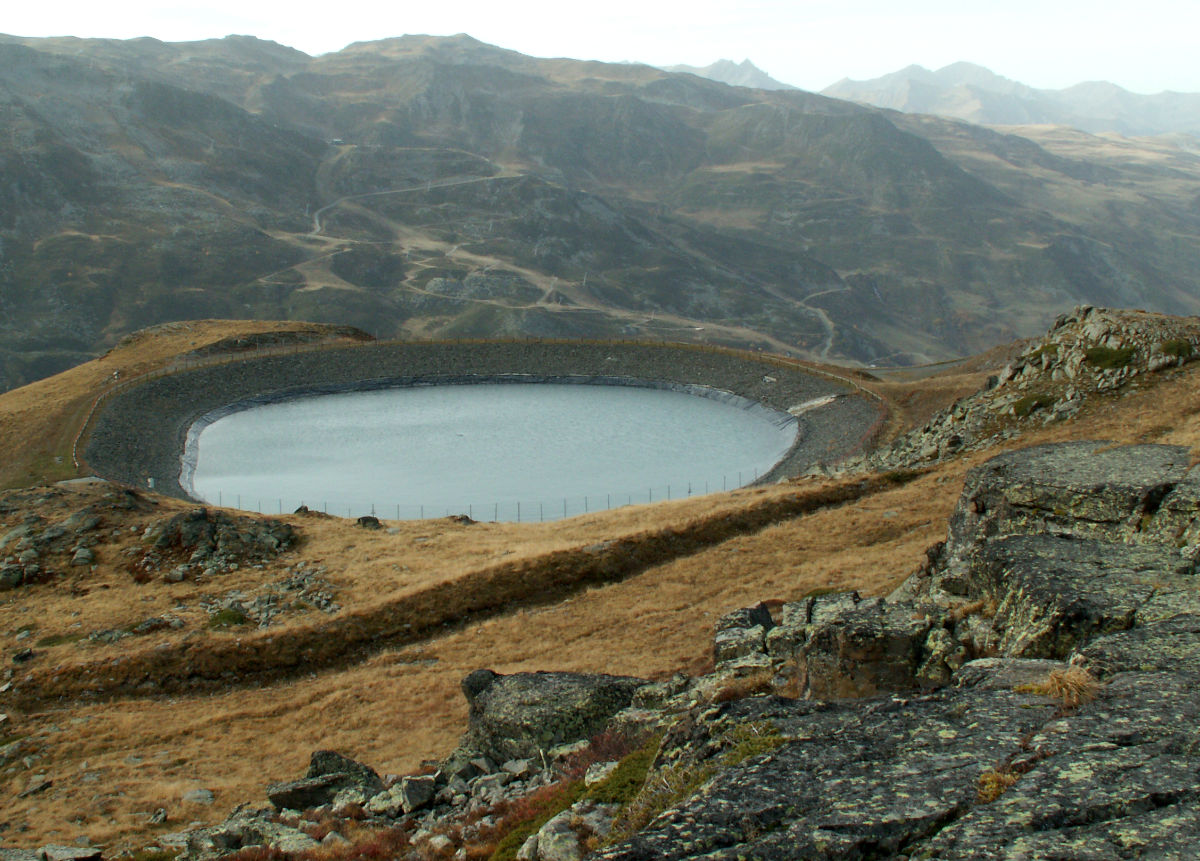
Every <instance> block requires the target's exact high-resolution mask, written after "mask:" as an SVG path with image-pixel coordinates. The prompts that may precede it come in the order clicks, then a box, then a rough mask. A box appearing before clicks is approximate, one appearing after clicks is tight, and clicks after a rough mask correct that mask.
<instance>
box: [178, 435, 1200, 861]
mask: <svg viewBox="0 0 1200 861" xmlns="http://www.w3.org/2000/svg"><path fill="white" fill-rule="evenodd" d="M1198 513H1200V475H1198V474H1197V470H1196V469H1192V468H1190V467H1189V464H1188V452H1187V451H1186V450H1185V449H1182V448H1178V447H1173V446H1150V445H1146V446H1111V445H1108V444H1106V443H1101V442H1083V443H1071V444H1062V445H1046V446H1039V447H1035V448H1030V449H1025V450H1020V451H1014V452H1009V453H1006V454H1004V455H1001V456H999V457H996V458H994V459H992V460H991V461H988V462H987V463H985V464H983V465H982V466H980V467H977V468H976V469H974V470H973V471H972V472H971V473H970V474H969V476H968V480H967V482H966V486H965V489H964V491H963V494H962V497H961V500H960V503H959V506H958V509H957V511H956V512H955V514H954V517H953V520H952V523H951V528H950V534H949V538H948V540H947V542H945V544H943V545H938V546H937V547H935V548H933V549H932V550H931V552H930V561H929V564H927V565H926V566H924V567H923V568H922V569H921V570H919V571H918V572H916V573H915V574H913V575H912V576H911V577H910V578H909V579H908V580H907V581H906V582H905V583H904V585H902V586H901V587H900V588H899V589H898V590H897V591H896V592H895V593H894V594H893V595H891V596H889V597H888V598H887V599H870V600H867V599H862V598H860V596H859V595H857V594H856V593H847V594H834V595H817V596H813V597H810V598H808V599H805V600H804V601H800V602H796V603H791V604H784V605H783V606H782V608H781V612H778V613H772V612H771V611H770V610H769V609H768V608H767V606H766V605H759V606H757V607H752V608H746V609H744V610H738V611H735V612H733V613H730V614H728V615H727V616H725V617H724V618H722V619H721V620H720V621H719V622H718V624H717V633H716V636H715V640H714V657H715V660H716V664H717V668H716V670H715V672H714V673H713V674H711V675H709V676H706V677H702V678H700V679H695V680H691V679H687V678H686V677H682V676H680V677H677V678H675V679H672V680H669V681H666V682H659V683H653V684H651V683H648V682H643V681H641V680H638V679H627V678H618V677H610V676H580V675H577V674H565V673H537V674H532V673H526V674H516V675H512V676H499V675H497V674H495V673H492V672H490V671H486V670H481V671H478V672H476V673H473V674H472V675H471V676H469V677H468V678H467V679H466V680H465V681H464V683H463V690H464V693H465V694H466V696H467V698H468V701H469V702H470V703H471V712H470V727H469V729H468V731H467V733H466V734H465V735H464V737H463V742H462V746H461V747H460V749H459V750H458V751H456V752H455V753H454V754H453V755H452V756H451V757H449V758H448V759H447V760H446V761H444V762H443V763H440V767H439V768H437V770H432V771H428V772H427V773H423V774H420V775H413V776H409V777H393V778H389V779H388V780H387V781H385V783H387V784H390V786H389V787H388V788H386V789H380V788H379V784H378V780H377V778H376V777H374V776H373V773H371V774H367V775H366V776H365V777H364V776H363V775H362V773H361V768H362V767H361V766H360V765H359V764H357V763H353V762H352V761H344V760H337V759H336V758H335V757H332V756H331V755H330V754H328V753H327V752H320V751H318V752H317V753H314V755H313V765H312V766H311V767H310V770H309V774H308V775H306V776H305V777H303V778H301V779H300V780H298V781H294V782H292V783H288V784H278V785H274V786H272V787H270V788H269V789H268V796H269V798H270V800H271V801H272V807H270V808H263V809H261V810H258V811H253V810H249V809H241V810H239V811H237V812H236V813H235V814H234V815H233V816H232V817H230V819H229V820H227V821H226V822H225V823H222V824H221V825H218V826H214V827H211V828H206V829H200V830H197V831H193V832H190V833H184V834H176V835H170V836H167V837H164V838H163V843H164V845H175V846H181V847H186V852H185V854H184V856H183V857H184V858H187V859H192V861H201V859H211V858H215V857H219V856H220V855H221V854H223V853H227V852H229V851H233V850H236V849H238V848H241V847H245V846H251V845H270V846H274V847H275V848H277V849H281V850H312V849H316V848H317V846H318V844H317V842H316V840H315V839H314V838H313V837H312V834H313V833H315V832H314V831H313V829H314V828H315V827H316V826H317V825H318V823H321V824H323V827H324V828H325V829H327V828H328V827H330V825H331V823H332V824H334V825H335V827H341V828H343V829H345V828H346V827H347V821H343V823H342V824H341V825H338V824H337V822H338V817H339V816H341V817H346V816H349V815H350V814H352V813H353V812H354V811H355V810H356V808H355V806H354V805H355V804H356V803H361V804H362V805H363V808H362V809H363V810H365V812H366V816H367V818H368V821H369V822H370V823H372V824H373V825H375V826H378V827H380V828H387V829H391V830H390V831H389V832H388V833H389V834H391V839H392V840H394V844H393V846H394V853H393V854H395V856H396V857H408V858H414V859H416V858H427V857H431V856H433V855H439V856H441V855H446V854H449V853H451V852H454V851H456V850H462V849H464V848H466V847H469V846H474V845H478V844H479V843H481V842H486V841H487V840H488V839H489V835H491V834H494V829H495V826H496V823H497V821H499V820H502V819H503V817H504V816H506V815H507V814H506V813H505V812H504V811H505V810H507V809H508V808H506V806H505V805H508V804H510V803H511V802H513V801H515V800H517V799H520V798H521V797H523V796H525V795H527V794H529V793H531V792H541V793H542V797H545V791H544V787H546V786H547V785H548V784H551V783H553V782H555V781H556V780H559V779H560V775H561V772H562V771H563V770H564V769H566V770H569V767H570V766H569V764H570V762H571V761H572V760H571V757H572V756H574V755H577V754H579V753H580V752H581V751H584V750H585V749H586V748H587V747H588V742H587V738H588V736H589V735H590V734H591V733H592V732H593V731H594V730H595V729H596V727H597V726H600V725H601V722H602V721H603V720H604V719H605V717H604V716H605V715H611V717H609V718H608V723H607V727H608V729H609V731H610V736H611V734H612V733H613V732H616V733H628V734H634V735H636V734H637V733H638V732H639V731H640V732H645V731H653V730H655V729H658V730H659V731H660V732H664V735H663V737H662V741H661V743H660V744H659V746H658V749H657V753H656V754H655V756H654V759H653V762H652V763H650V766H649V770H648V773H647V776H646V778H645V780H644V782H642V783H641V784H640V789H638V788H637V787H634V788H632V790H631V789H630V788H629V787H625V789H623V790H618V789H617V787H616V786H614V783H615V784H618V785H619V784H621V782H622V781H628V780H629V777H628V775H629V774H630V762H631V760H632V757H631V758H627V759H626V760H623V761H622V763H621V765H620V766H619V767H617V769H616V770H615V771H614V770H613V765H615V763H613V764H610V765H609V766H601V765H598V764H597V765H593V766H592V767H591V768H589V769H588V770H587V776H586V779H585V780H584V784H586V787H587V788H581V789H578V790H574V791H573V792H574V794H571V793H570V792H568V793H566V796H565V797H567V799H568V800H567V803H565V804H564V806H563V807H562V809H561V810H560V811H559V812H557V813H556V814H555V815H553V816H551V818H549V819H548V821H545V823H544V824H543V825H541V827H540V828H539V829H537V830H535V831H533V832H531V833H530V834H529V835H528V836H527V837H523V838H522V841H523V842H522V845H521V847H520V851H519V852H518V853H517V855H516V857H517V858H519V859H522V861H564V859H578V858H581V857H591V858H603V859H609V861H617V859H620V861H650V859H658V858H668V859H683V858H705V859H729V861H732V859H737V858H748V857H749V858H763V859H774V858H778V859H785V858H787V859H792V858H813V859H841V858H894V859H902V858H903V859H917V858H939V859H981V858H982V859H988V858H994V859H1000V858H1050V857H1053V858H1058V859H1095V858H1114V859H1115V858H1140V857H1154V858H1179V859H1183V858H1194V857H1196V855H1197V854H1198V853H1200V805H1198V804H1197V802H1198V801H1200V729H1197V727H1198V726H1200V669H1197V667H1198V666H1200V664H1198V663H1197V659H1198V658H1200V590H1198V589H1197V588H1196V587H1197V583H1196V579H1195V561H1196V557H1197V544H1196V534H1197V530H1198V529H1200V514H1198ZM772 676H774V679H773V680H772V679H771V677H772ZM772 686H773V687H774V689H775V690H780V689H784V688H786V689H790V693H791V694H793V696H792V697H782V696H776V695H762V694H763V693H765V692H767V689H768V688H770V687H772ZM564 691H569V692H570V695H569V696H568V695H565V694H564ZM797 695H798V696H797ZM582 703H587V706H586V708H585V707H584V706H583V705H581V704H582ZM585 715H586V717H587V719H586V720H584V716H585ZM585 725H586V726H585ZM497 727H503V732H502V733H501V736H502V738H500V739H499V742H500V743H499V744H498V743H497V734H496V732H495V730H496V728H497ZM601 738H604V737H601ZM572 742H574V743H573V744H572ZM598 743H599V741H598V740H597V739H593V747H595V746H596V745H597V744H598ZM506 758H507V761H505V760H506ZM598 758H599V759H601V760H603V759H604V757H603V755H602V754H598ZM330 763H332V765H330ZM576 798H578V800H577V801H573V803H571V801H572V800H573V799H576ZM305 805H307V806H311V807H313V809H312V810H310V811H308V812H303V813H302V812H301V808H302V807H303V806H305ZM549 812H550V813H554V811H553V810H551V811H549ZM339 838H340V835H339ZM327 845H328V839H327Z"/></svg>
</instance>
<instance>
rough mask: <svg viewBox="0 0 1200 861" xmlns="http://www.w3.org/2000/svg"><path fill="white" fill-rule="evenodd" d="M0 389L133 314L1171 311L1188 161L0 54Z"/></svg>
mask: <svg viewBox="0 0 1200 861" xmlns="http://www.w3.org/2000/svg"><path fill="white" fill-rule="evenodd" d="M0 117H2V118H3V123H4V127H5V128H6V129H9V130H10V134H9V135H8V136H7V137H6V138H5V140H4V141H3V143H2V144H0V170H2V171H3V172H4V175H5V177H7V178H8V179H9V182H8V183H7V184H6V185H5V187H4V188H3V189H0V385H3V387H4V388H6V389H7V388H12V387H14V386H17V385H20V384H22V383H26V382H28V381H30V380H33V379H38V378H42V377H45V376H48V375H50V374H52V373H55V372H57V371H59V370H62V369H63V368H65V367H68V366H71V365H74V364H77V363H79V362H80V361H82V360H84V359H86V358H89V357H92V356H94V355H96V354H97V353H99V352H102V351H103V350H104V349H107V348H108V347H110V346H112V345H113V344H114V343H116V342H117V341H119V339H120V338H121V337H122V336H124V335H125V334H127V333H129V332H132V331H135V330H137V329H140V328H142V327H145V326H149V325H153V324H158V323H162V322H165V321H179V320H190V319H203V318H235V319H244V318H257V319H291V320H309V321H318V322H328V323H334V324H340V325H354V326H358V327H360V328H363V329H366V330H368V331H370V332H371V333H372V334H374V335H376V336H378V337H381V338H384V339H388V338H397V337H402V338H436V337H442V338H477V337H514V336H535V337H565V338H577V337H601V338H652V339H658V338H667V339H670V340H675V341H681V340H686V341H695V342H703V343H714V344H727V345H734V346H740V347H752V348H756V349H758V348H762V349H769V350H772V351H775V352H781V353H790V354H794V355H800V356H807V357H811V358H818V359H841V360H848V361H852V362H857V363H863V364H871V363H875V364H910V363H918V362H924V361H935V360H942V359H948V358H952V357H957V356H962V355H966V354H970V353H974V352H977V351H980V350H983V349H985V348H988V347H991V346H993V345H995V344H998V343H1002V342H1006V341H1008V340H1010V339H1012V338H1013V337H1017V336H1021V337H1024V336H1028V335H1031V334H1033V333H1035V332H1037V331H1039V330H1041V329H1043V328H1044V327H1045V326H1046V325H1047V324H1048V323H1049V322H1050V320H1051V319H1052V317H1053V316H1054V315H1055V314H1056V313H1058V312H1060V311H1062V310H1064V309H1066V308H1068V307H1071V306H1072V305H1075V304H1078V303H1089V304H1096V305H1113V306H1126V307H1144V308H1149V309H1152V310H1157V311H1164V312H1169V313H1195V312H1196V311H1197V310H1198V309H1200V305H1198V304H1197V299H1196V295H1197V289H1196V287H1197V285H1196V276H1195V273H1196V271H1198V269H1200V266H1198V265H1197V264H1198V261H1200V242H1197V240H1196V239H1195V237H1196V236H1200V222H1198V219H1200V216H1198V215H1197V209H1196V201H1195V191H1194V189H1195V183H1196V179H1197V176H1200V161H1198V157H1197V155H1196V153H1195V152H1194V151H1193V150H1190V149H1189V148H1188V147H1187V146H1185V145H1181V144H1174V143H1172V142H1170V141H1154V142H1148V141H1114V140H1111V139H1108V138H1096V137H1090V136H1088V135H1085V134H1082V133H1081V134H1079V135H1077V136H1074V137H1069V138H1066V137H1062V136H1057V137H1056V136H1047V135H1043V134H1038V133H1035V132H1033V131H1030V132H1023V133H1022V134H1021V135H1017V134H1011V133H1009V134H1000V133H997V132H994V131H991V130H988V129H984V128H980V127H976V126H969V125H965V124H962V123H958V122H951V121H947V120H942V119H938V118H932V117H914V116H911V115H899V114H894V113H888V112H884V111H880V110H877V109H874V108H866V107H863V106H860V105H853V104H851V103H849V102H845V101H839V100H837V99H831V98H827V97H824V96H819V95H815V94H811V93H805V92H802V91H796V90H760V89H750V88H746V87H732V86H728V85H726V84H722V83H719V82H716V81H710V80H705V79H702V78H699V77H696V76H694V75H690V74H680V73H670V72H666V71H662V70H658V69H652V68H650V67H647V66H637V65H628V64H608V65H606V64H601V63H586V62H576V61H569V60H538V59H534V58H531V57H525V56H522V55H520V54H517V53H515V52H512V51H505V50H503V49H500V48H497V47H493V46H489V45H484V44H482V43H479V42H477V41H475V40H472V39H470V38H469V37H465V36H463V37H450V38H430V37H405V38H400V39H393V40H385V41H381V42H376V43H369V44H356V45H351V46H349V47H347V48H346V49H344V50H342V51H339V52H337V53H333V54H327V55H323V56H321V57H315V58H314V57H308V56H306V55H304V54H302V53H300V52H298V51H293V50H291V49H288V48H285V47H283V46H280V45H276V44H273V43H269V42H263V41H260V40H256V39H252V38H248V37H229V38H227V39H221V40H211V41H205V42H197V43H185V44H165V43H161V42H156V41H154V40H150V39H141V40H131V41H128V42H118V41H111V40H89V39H74V38H65V37H64V38H61V39H22V38H17V37H0Z"/></svg>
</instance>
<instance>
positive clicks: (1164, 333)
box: [837, 305, 1200, 471]
mask: <svg viewBox="0 0 1200 861" xmlns="http://www.w3.org/2000/svg"><path fill="white" fill-rule="evenodd" d="M1198 355H1200V323H1198V322H1197V320H1196V318H1194V317H1168V316H1165V315H1162V314H1149V313H1145V312H1138V311H1110V310H1108V309H1104V308H1093V307H1090V306H1087V305H1084V306H1080V307H1077V308H1076V309H1075V310H1074V311H1073V312H1072V313H1070V314H1062V315H1060V316H1059V317H1058V319H1057V320H1055V321H1054V324H1053V326H1052V327H1051V328H1050V331H1049V332H1048V333H1047V334H1046V335H1045V336H1043V337H1041V338H1033V339H1030V340H1029V341H1027V342H1025V344H1024V345H1023V349H1021V350H1020V351H1019V352H1018V354H1017V356H1016V357H1015V358H1014V359H1013V360H1012V361H1011V362H1010V363H1009V364H1007V365H1006V366H1005V367H1004V368H1003V369H1002V370H1001V371H1000V372H999V373H998V374H995V375H992V376H991V377H989V378H988V381H987V384H986V385H985V386H984V387H983V388H981V389H980V390H979V391H977V392H975V393H974V394H971V395H967V396H965V397H963V398H960V399H959V400H957V401H956V402H955V403H954V404H952V405H950V406H948V407H946V408H944V409H942V410H939V411H938V412H937V413H936V414H935V415H934V416H932V417H931V418H930V419H929V421H927V422H926V423H925V424H924V425H922V426H921V427H919V428H914V429H912V430H910V431H908V432H907V433H905V434H902V435H901V436H899V437H897V438H896V439H894V440H892V441H891V442H890V443H889V444H888V445H887V446H885V447H882V448H880V449H877V450H876V451H873V452H870V453H868V454H866V455H863V456H861V457H857V458H851V459H849V460H847V461H844V462H843V463H841V464H839V465H838V467H837V469H839V470H847V471H854V470H862V469H871V470H891V469H908V468H919V467H921V466H925V465H929V464H931V463H937V462H939V461H942V460H944V459H946V458H947V457H952V456H953V455H955V454H957V453H959V452H963V451H977V450H980V449H986V448H989V447H991V446H994V445H996V444H997V443H999V442H1001V441H1003V440H1008V439H1013V438H1016V437H1018V436H1020V434H1021V433H1022V430H1024V429H1028V428H1029V427H1031V426H1033V427H1036V426H1044V425H1047V424H1050V423H1052V422H1059V421H1063V420H1065V419H1068V418H1070V417H1071V416H1074V415H1076V414H1077V413H1078V412H1079V410H1080V409H1081V408H1082V406H1083V404H1084V402H1085V401H1086V400H1087V399H1088V398H1094V397H1097V396H1103V395H1105V394H1106V393H1112V392H1115V391H1117V390H1119V389H1122V388H1123V387H1126V386H1129V387H1136V386H1137V385H1138V384H1139V383H1140V382H1141V381H1142V380H1143V379H1145V377H1146V375H1150V374H1156V373H1159V372H1162V371H1165V370H1168V369H1171V368H1178V367H1182V366H1183V365H1184V364H1185V363H1187V362H1190V361H1192V360H1193V359H1195V358H1196V357H1197V356H1198Z"/></svg>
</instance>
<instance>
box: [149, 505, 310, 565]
mask: <svg viewBox="0 0 1200 861" xmlns="http://www.w3.org/2000/svg"><path fill="white" fill-rule="evenodd" d="M295 540H296V531H295V530H294V529H293V528H292V527H291V526H290V525H289V524H287V523H284V522H283V521H281V520H274V519H271V518H265V519H264V518H254V517H244V516H241V515H237V516H234V515H230V514H226V513H225V512H223V511H218V510H214V509H208V508H194V509H192V510H190V511H185V512H181V513H180V514H175V515H173V516H171V517H168V518H165V519H163V520H160V521H158V522H156V523H153V524H151V525H150V526H149V527H147V528H146V532H145V534H144V536H143V541H144V542H145V543H146V544H147V545H148V546H149V550H148V551H147V553H146V554H145V555H144V557H143V559H142V561H141V563H140V567H143V568H147V569H149V568H152V567H156V566H157V565H158V564H161V562H160V561H158V560H161V559H162V557H164V556H170V557H173V558H178V559H184V560H186V563H190V564H195V565H199V564H201V563H206V562H209V561H210V560H211V561H213V562H215V563H219V564H227V563H234V562H236V563H240V562H245V561H256V560H265V559H270V558H271V557H273V556H275V555H276V554H277V553H279V552H280V551H282V550H286V549H287V548H288V547H290V546H291V545H292V544H293V543H295ZM207 567H209V568H212V567H213V565H211V564H210V565H208V566H207Z"/></svg>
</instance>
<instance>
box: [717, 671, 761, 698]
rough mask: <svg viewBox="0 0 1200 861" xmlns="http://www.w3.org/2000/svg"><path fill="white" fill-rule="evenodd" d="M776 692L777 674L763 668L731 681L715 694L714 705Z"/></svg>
mask: <svg viewBox="0 0 1200 861" xmlns="http://www.w3.org/2000/svg"><path fill="white" fill-rule="evenodd" d="M774 692H775V673H774V671H773V670H771V668H769V667H763V668H762V669H760V670H755V671H754V672H752V673H749V674H747V675H744V676H739V677H737V678H733V679H730V680H729V681H727V682H726V683H725V684H723V685H722V686H721V687H720V688H719V689H718V690H717V692H716V693H714V694H713V697H712V701H713V702H714V703H728V702H732V701H734V700H744V699H745V698H746V697H753V696H758V695H759V694H771V693H774Z"/></svg>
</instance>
